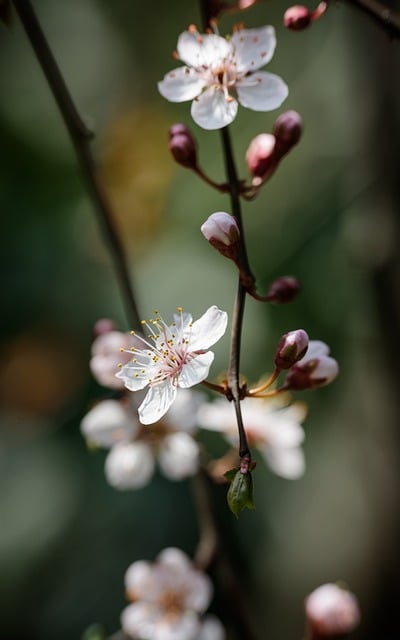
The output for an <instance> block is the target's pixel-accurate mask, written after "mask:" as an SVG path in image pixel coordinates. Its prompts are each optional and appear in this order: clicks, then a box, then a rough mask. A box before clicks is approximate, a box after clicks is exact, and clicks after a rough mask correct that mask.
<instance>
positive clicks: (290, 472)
mask: <svg viewBox="0 0 400 640" xmlns="http://www.w3.org/2000/svg"><path fill="white" fill-rule="evenodd" d="M260 451H261V453H262V454H263V456H264V458H265V461H266V463H267V464H268V466H269V467H270V468H271V470H272V471H273V472H274V473H276V474H277V475H278V476H281V477H282V478H286V479H288V480H296V479H297V478H299V477H300V476H302V475H303V473H304V470H305V461H304V453H303V450H302V449H300V448H298V447H291V448H286V447H283V448H279V447H271V448H269V447H265V448H260Z"/></svg>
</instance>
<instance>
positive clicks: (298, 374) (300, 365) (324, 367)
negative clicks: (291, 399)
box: [285, 340, 339, 390]
mask: <svg viewBox="0 0 400 640" xmlns="http://www.w3.org/2000/svg"><path fill="white" fill-rule="evenodd" d="M329 352H330V349H329V347H328V345H327V344H325V342H322V341H321V340H310V342H309V344H308V349H307V351H306V354H305V355H304V356H303V358H301V360H299V361H298V362H296V364H294V365H293V367H292V368H291V369H290V370H289V372H288V374H287V376H286V380H285V386H286V388H287V389H297V390H301V389H316V388H318V387H323V386H325V385H327V384H329V383H331V382H332V381H333V380H334V379H335V378H336V377H337V376H338V374H339V365H338V363H337V361H336V360H335V358H332V357H331V356H330V355H329Z"/></svg>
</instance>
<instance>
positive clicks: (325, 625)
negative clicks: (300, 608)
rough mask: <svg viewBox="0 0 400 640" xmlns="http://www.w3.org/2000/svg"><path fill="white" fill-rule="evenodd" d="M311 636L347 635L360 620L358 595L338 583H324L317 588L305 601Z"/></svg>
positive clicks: (316, 637)
mask: <svg viewBox="0 0 400 640" xmlns="http://www.w3.org/2000/svg"><path fill="white" fill-rule="evenodd" d="M305 610H306V616H307V622H308V625H309V628H310V631H311V637H312V638H315V639H316V640H317V639H318V640H319V639H321V640H322V638H336V639H337V638H341V637H343V638H344V637H347V635H348V634H349V633H351V632H352V631H354V629H355V628H356V627H357V626H358V624H359V622H360V610H359V606H358V602H357V598H356V596H355V595H354V594H353V593H351V592H350V591H347V590H346V589H341V588H340V587H338V586H337V585H336V584H324V585H322V586H321V587H318V589H315V591H313V592H312V593H311V594H310V595H309V596H308V597H307V598H306V601H305Z"/></svg>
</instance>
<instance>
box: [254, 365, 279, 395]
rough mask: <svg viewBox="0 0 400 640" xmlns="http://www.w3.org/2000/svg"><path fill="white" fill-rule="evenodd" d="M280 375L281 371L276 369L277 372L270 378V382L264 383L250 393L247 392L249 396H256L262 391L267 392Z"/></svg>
mask: <svg viewBox="0 0 400 640" xmlns="http://www.w3.org/2000/svg"><path fill="white" fill-rule="evenodd" d="M279 374H280V369H275V371H274V372H273V373H271V375H270V376H269V378H268V380H266V382H264V383H263V384H262V385H260V386H259V387H255V389H249V391H248V392H247V395H248V396H255V395H258V394H259V393H261V392H262V391H265V389H268V387H270V386H271V384H273V383H274V382H275V380H276V379H277V377H278V376H279ZM275 392H276V389H274V393H275Z"/></svg>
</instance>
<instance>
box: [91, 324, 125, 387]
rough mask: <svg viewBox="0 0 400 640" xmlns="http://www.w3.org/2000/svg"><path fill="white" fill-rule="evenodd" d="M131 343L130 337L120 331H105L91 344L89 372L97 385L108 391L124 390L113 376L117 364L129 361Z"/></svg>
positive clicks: (120, 381) (121, 383)
mask: <svg viewBox="0 0 400 640" xmlns="http://www.w3.org/2000/svg"><path fill="white" fill-rule="evenodd" d="M133 343H134V341H133V339H132V337H131V336H129V335H128V334H127V333H122V331H107V332H105V333H101V334H100V335H98V336H97V338H96V339H95V340H94V342H93V344H92V357H91V360H90V370H91V372H92V374H93V376H94V377H95V379H96V380H97V382H98V383H99V384H101V385H103V387H109V388H110V389H123V388H124V383H123V382H122V380H120V379H119V378H116V377H115V374H116V373H117V372H118V365H119V364H127V363H128V362H129V360H131V358H132V353H131V352H130V348H131V346H132V344H133ZM121 349H123V351H121Z"/></svg>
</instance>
